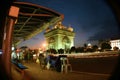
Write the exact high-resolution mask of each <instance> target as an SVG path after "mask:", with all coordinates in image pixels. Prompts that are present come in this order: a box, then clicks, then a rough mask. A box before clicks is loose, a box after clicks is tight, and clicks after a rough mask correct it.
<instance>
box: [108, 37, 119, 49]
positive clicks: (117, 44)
mask: <svg viewBox="0 0 120 80" xmlns="http://www.w3.org/2000/svg"><path fill="white" fill-rule="evenodd" d="M110 44H111V47H112V50H113V48H114V47H118V48H119V49H120V39H117V40H110Z"/></svg>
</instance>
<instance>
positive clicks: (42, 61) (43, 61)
mask: <svg viewBox="0 0 120 80" xmlns="http://www.w3.org/2000/svg"><path fill="white" fill-rule="evenodd" d="M39 64H40V68H41V70H43V69H45V67H46V65H45V56H44V53H40V54H39Z"/></svg>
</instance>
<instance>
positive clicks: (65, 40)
mask: <svg viewBox="0 0 120 80" xmlns="http://www.w3.org/2000/svg"><path fill="white" fill-rule="evenodd" d="M44 36H45V39H46V43H47V49H56V50H58V49H64V50H68V49H70V48H71V47H72V46H74V37H75V33H74V32H73V28H72V27H70V26H69V27H65V26H64V25H62V22H58V23H57V24H56V25H55V26H54V27H52V29H50V28H47V29H46V31H45V33H44Z"/></svg>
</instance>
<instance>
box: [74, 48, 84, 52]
mask: <svg viewBox="0 0 120 80" xmlns="http://www.w3.org/2000/svg"><path fill="white" fill-rule="evenodd" d="M76 52H77V53H79V52H80V53H82V52H84V47H78V48H76Z"/></svg>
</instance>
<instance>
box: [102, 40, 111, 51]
mask: <svg viewBox="0 0 120 80" xmlns="http://www.w3.org/2000/svg"><path fill="white" fill-rule="evenodd" d="M101 49H102V50H106V49H111V45H110V44H109V43H107V42H104V43H102V44H101Z"/></svg>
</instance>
